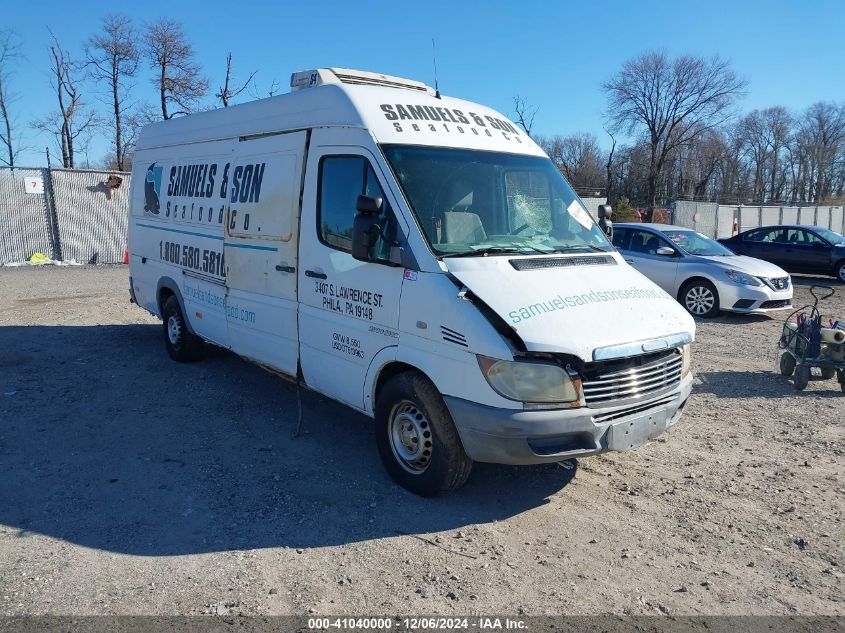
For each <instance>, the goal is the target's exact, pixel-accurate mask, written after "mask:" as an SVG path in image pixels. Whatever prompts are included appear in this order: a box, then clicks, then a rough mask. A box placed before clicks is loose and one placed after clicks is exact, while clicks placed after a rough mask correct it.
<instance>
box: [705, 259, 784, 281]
mask: <svg viewBox="0 0 845 633" xmlns="http://www.w3.org/2000/svg"><path fill="white" fill-rule="evenodd" d="M698 257H699V258H700V259H703V260H706V261H707V262H711V263H713V264H717V265H719V266H721V267H722V268H724V269H725V270H738V271H739V272H741V273H746V274H748V275H751V276H753V277H768V278H770V279H771V278H776V277H788V276H789V273H787V272H786V271H785V270H784V269H783V268H781V267H780V266H777V265H776V264H773V263H771V262H767V261H765V260H762V259H757V258H756V257H748V256H746V255H717V256H712V257H710V256H707V257H706V256H703V255H699V256H698Z"/></svg>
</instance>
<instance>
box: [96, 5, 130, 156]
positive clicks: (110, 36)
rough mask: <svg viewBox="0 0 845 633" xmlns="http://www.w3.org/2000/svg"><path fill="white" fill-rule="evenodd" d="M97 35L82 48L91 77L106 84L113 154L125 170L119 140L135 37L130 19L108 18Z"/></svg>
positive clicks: (104, 20)
mask: <svg viewBox="0 0 845 633" xmlns="http://www.w3.org/2000/svg"><path fill="white" fill-rule="evenodd" d="M100 30H101V32H100V33H98V34H96V35H92V36H91V38H90V39H89V40H88V44H87V46H86V49H85V55H86V58H87V64H88V68H89V70H90V73H91V76H92V77H93V78H94V79H96V80H98V81H102V82H104V83H106V85H107V86H108V90H109V99H110V105H111V109H112V117H113V118H112V125H113V128H114V153H115V161H116V164H117V168H118V169H120V170H123V169H125V167H126V165H125V163H126V151H127V145H126V142H125V140H124V138H123V117H124V114H125V112H126V110H127V108H128V105H127V103H126V102H127V98H128V97H127V91H128V89H129V88H130V86H129V85H127V84H128V83H129V81H130V80H131V79H132V77H134V76H135V75H136V73H137V72H138V62H139V53H138V43H137V34H136V33H135V29H134V28H133V27H132V21H131V20H130V18H128V17H126V16H124V15H109V16H106V17H105V18H103V24H102V27H101V29H100Z"/></svg>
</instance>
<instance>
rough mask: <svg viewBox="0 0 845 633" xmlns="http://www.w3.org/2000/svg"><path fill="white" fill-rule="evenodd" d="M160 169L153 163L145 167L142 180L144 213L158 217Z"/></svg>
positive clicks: (159, 209) (159, 210)
mask: <svg viewBox="0 0 845 633" xmlns="http://www.w3.org/2000/svg"><path fill="white" fill-rule="evenodd" d="M161 172H162V168H161V167H156V164H155V163H153V164H152V165H150V166H149V167H147V177H146V179H145V180H144V211H148V212H149V213H153V214H155V215H158V214H159V213H160V212H161Z"/></svg>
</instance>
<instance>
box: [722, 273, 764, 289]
mask: <svg viewBox="0 0 845 633" xmlns="http://www.w3.org/2000/svg"><path fill="white" fill-rule="evenodd" d="M725 274H726V275H727V276H728V279H730V280H731V281H732V282H734V283H735V284H740V285H741V286H762V285H763V282H762V281H760V280H759V279H757V277H752V276H751V275H746V274H745V273H741V272H739V271H738V270H726V271H725Z"/></svg>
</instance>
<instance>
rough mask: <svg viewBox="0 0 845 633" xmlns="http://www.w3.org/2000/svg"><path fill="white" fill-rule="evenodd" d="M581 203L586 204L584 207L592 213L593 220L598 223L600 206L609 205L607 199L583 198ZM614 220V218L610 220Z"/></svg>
mask: <svg viewBox="0 0 845 633" xmlns="http://www.w3.org/2000/svg"><path fill="white" fill-rule="evenodd" d="M581 202H583V203H584V206H585V207H587V211H588V212H589V213H590V215H591V216H592V218H593V219H594V220H595V221H596V222H598V221H599V205H602V204H607V198H581ZM610 219H611V220H613V218H612V217H611V218H610Z"/></svg>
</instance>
